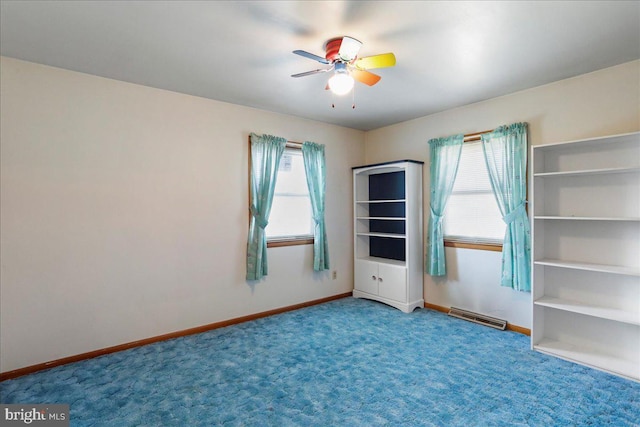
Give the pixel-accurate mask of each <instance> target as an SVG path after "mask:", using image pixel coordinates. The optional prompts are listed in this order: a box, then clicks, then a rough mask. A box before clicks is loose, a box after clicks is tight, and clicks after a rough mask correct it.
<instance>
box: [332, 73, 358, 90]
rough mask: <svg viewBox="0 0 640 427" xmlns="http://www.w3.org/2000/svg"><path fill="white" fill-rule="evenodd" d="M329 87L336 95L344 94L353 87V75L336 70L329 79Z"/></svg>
mask: <svg viewBox="0 0 640 427" xmlns="http://www.w3.org/2000/svg"><path fill="white" fill-rule="evenodd" d="M329 89H331V92H333V93H335V94H336V95H346V94H348V93H349V92H351V89H353V77H351V76H350V75H349V74H348V73H339V72H336V73H335V74H334V75H333V77H331V78H330V79H329Z"/></svg>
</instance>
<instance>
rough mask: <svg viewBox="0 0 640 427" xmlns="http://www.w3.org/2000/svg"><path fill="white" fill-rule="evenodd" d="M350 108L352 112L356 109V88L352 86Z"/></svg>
mask: <svg viewBox="0 0 640 427" xmlns="http://www.w3.org/2000/svg"><path fill="white" fill-rule="evenodd" d="M351 108H352V109H353V110H355V109H356V88H355V86H354V88H353V90H352V91H351Z"/></svg>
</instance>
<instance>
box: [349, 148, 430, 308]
mask: <svg viewBox="0 0 640 427" xmlns="http://www.w3.org/2000/svg"><path fill="white" fill-rule="evenodd" d="M353 188H354V291H353V296H354V297H356V298H369V299H373V300H376V301H380V302H383V303H385V304H388V305H391V306H393V307H396V308H398V309H400V310H402V311H404V312H407V313H410V312H411V311H413V310H414V309H415V308H416V307H424V298H423V268H422V265H423V263H424V259H423V253H424V252H423V248H422V235H423V231H422V162H416V161H411V160H404V161H398V162H390V163H382V164H376V165H368V166H360V167H356V168H353Z"/></svg>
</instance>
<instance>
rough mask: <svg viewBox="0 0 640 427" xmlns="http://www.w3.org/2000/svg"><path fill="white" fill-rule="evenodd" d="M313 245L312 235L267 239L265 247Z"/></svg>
mask: <svg viewBox="0 0 640 427" xmlns="http://www.w3.org/2000/svg"><path fill="white" fill-rule="evenodd" d="M298 245H313V236H304V237H292V238H290V239H273V240H267V248H280V247H283V246H298Z"/></svg>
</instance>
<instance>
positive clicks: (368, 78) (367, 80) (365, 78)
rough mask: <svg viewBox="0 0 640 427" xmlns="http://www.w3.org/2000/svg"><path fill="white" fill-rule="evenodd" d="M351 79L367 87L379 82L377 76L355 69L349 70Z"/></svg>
mask: <svg viewBox="0 0 640 427" xmlns="http://www.w3.org/2000/svg"><path fill="white" fill-rule="evenodd" d="M351 77H353V78H354V79H356V80H357V81H359V82H360V83H364V84H366V85H369V86H373V85H374V84H376V83H378V82H379V81H380V76H379V75H377V74H373V73H370V72H368V71H365V70H358V69H357V68H353V69H352V70H351Z"/></svg>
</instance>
